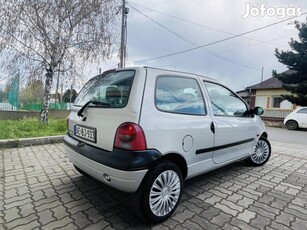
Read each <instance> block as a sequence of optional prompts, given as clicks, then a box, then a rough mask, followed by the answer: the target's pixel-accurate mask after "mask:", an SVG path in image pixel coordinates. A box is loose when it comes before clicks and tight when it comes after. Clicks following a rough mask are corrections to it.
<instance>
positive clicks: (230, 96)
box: [204, 81, 256, 164]
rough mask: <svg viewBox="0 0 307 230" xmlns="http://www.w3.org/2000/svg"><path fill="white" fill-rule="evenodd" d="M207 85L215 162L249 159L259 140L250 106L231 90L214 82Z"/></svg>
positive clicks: (206, 82)
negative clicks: (246, 157) (255, 143)
mask: <svg viewBox="0 0 307 230" xmlns="http://www.w3.org/2000/svg"><path fill="white" fill-rule="evenodd" d="M204 83H205V86H206V89H207V92H208V94H209V98H210V101H211V108H212V120H213V125H214V127H213V128H214V133H215V137H214V148H213V150H214V152H213V161H214V163H216V164H222V163H226V162H228V161H232V160H235V159H239V158H242V157H244V156H247V155H248V154H249V153H250V152H251V150H252V147H253V145H254V142H255V138H256V120H255V119H253V116H252V115H250V113H249V109H248V106H247V105H246V104H245V102H243V100H242V99H241V98H240V97H239V96H237V95H236V94H235V93H233V92H232V91H231V90H229V89H228V88H226V87H224V86H222V85H220V84H217V83H214V82H209V81H204Z"/></svg>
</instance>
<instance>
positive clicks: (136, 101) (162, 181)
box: [64, 67, 271, 223]
mask: <svg viewBox="0 0 307 230" xmlns="http://www.w3.org/2000/svg"><path fill="white" fill-rule="evenodd" d="M262 113H263V109H261V108H260V107H256V108H254V109H250V108H249V107H248V105H247V104H246V103H245V102H244V101H243V100H242V99H241V98H240V97H239V96H238V95H236V94H235V93H234V92H233V91H231V90H229V89H228V88H227V87H225V86H223V85H222V84H220V83H218V82H217V81H215V80H214V79H211V78H207V77H203V76H199V75H195V74H189V73H182V72H176V71H168V70H161V69H155V68H149V67H138V68H126V69H118V70H111V71H107V72H104V73H103V74H101V75H98V76H96V77H94V78H92V79H91V80H89V82H88V83H87V84H86V85H85V86H84V87H83V89H82V90H81V92H80V94H79V95H78V97H77V99H76V100H75V103H74V105H73V106H72V109H71V113H70V115H69V117H68V119H67V125H68V134H67V135H66V137H65V138H64V143H65V152H66V155H67V156H68V158H69V159H70V161H71V162H72V163H73V164H74V165H75V167H76V169H77V170H78V171H79V172H80V173H82V174H85V175H90V176H92V177H94V178H96V179H97V180H99V181H101V182H103V183H105V184H107V185H109V186H111V187H113V188H115V189H118V190H121V191H125V192H129V193H132V194H133V195H132V201H133V202H132V204H133V207H134V210H135V211H136V213H137V214H138V216H139V217H141V219H143V220H144V221H145V222H147V223H159V222H162V221H164V220H166V219H167V218H168V217H169V216H171V215H172V213H173V212H174V211H175V209H176V207H177V205H178V203H179V200H180V197H181V194H182V186H183V180H185V179H189V178H192V177H194V176H197V175H199V174H202V173H205V172H208V171H211V170H214V169H216V168H219V167H222V166H225V165H227V164H230V163H232V162H235V161H240V160H244V159H246V160H247V162H248V163H249V164H251V165H254V166H261V165H263V164H265V163H266V162H267V161H268V160H269V158H270V155H271V146H270V143H269V141H268V139H267V137H268V135H267V133H266V131H265V126H264V124H263V122H262V120H261V119H260V117H259V116H257V115H261V114H262ZM225 173H227V172H225Z"/></svg>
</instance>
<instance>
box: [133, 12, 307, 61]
mask: <svg viewBox="0 0 307 230" xmlns="http://www.w3.org/2000/svg"><path fill="white" fill-rule="evenodd" d="M306 14H307V12H304V13H302V14H301V15H300V16H295V17H291V18H288V19H284V20H281V21H279V22H275V23H271V24H268V25H266V26H261V27H258V28H256V29H253V30H249V31H246V32H243V33H240V34H236V35H234V36H231V37H228V38H224V39H221V40H217V41H214V42H210V43H207V44H204V45H200V46H197V47H193V48H190V49H185V50H181V51H177V52H174V53H170V54H166V55H162V56H159V57H155V58H149V59H144V60H139V61H136V63H138V62H147V61H153V60H157V59H161V58H167V57H171V56H175V55H178V54H182V53H187V52H191V51H194V50H197V49H201V48H204V47H207V46H211V45H215V44H218V43H222V42H225V41H228V40H232V39H234V38H237V37H242V36H243V35H246V34H250V33H253V32H256V31H259V30H263V29H266V28H268V27H271V26H274V25H278V24H281V23H283V22H286V21H289V20H292V19H294V18H298V17H301V16H303V15H306Z"/></svg>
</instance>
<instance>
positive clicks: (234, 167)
mask: <svg viewBox="0 0 307 230" xmlns="http://www.w3.org/2000/svg"><path fill="white" fill-rule="evenodd" d="M245 165H246V164H245V163H243V162H236V163H233V164H230V165H227V166H225V167H223V168H220V169H216V170H214V171H211V172H209V173H206V174H202V175H199V176H197V177H194V178H192V179H189V180H186V181H185V182H184V188H183V193H182V197H181V201H180V204H179V206H178V208H177V210H176V211H175V213H174V214H173V215H176V213H180V212H182V211H183V210H184V209H186V206H184V204H185V203H187V202H189V201H190V199H194V198H195V196H197V195H198V194H202V193H205V192H206V191H208V190H210V189H211V188H212V187H213V186H215V185H217V184H220V183H223V182H225V181H226V180H227V179H228V178H233V177H236V176H238V175H239V174H242V173H244V172H246V171H248V170H250V167H244V166H245ZM76 173H77V172H76ZM78 175H79V176H78ZM78 175H76V176H75V177H74V178H73V179H72V183H73V184H74V186H75V187H77V188H78V191H79V193H81V194H80V195H79V197H78V198H79V200H75V201H74V202H76V203H75V205H76V206H78V205H83V204H84V199H86V200H87V201H88V202H89V203H90V205H91V206H92V207H94V208H95V209H96V210H97V211H98V212H99V215H100V216H99V217H98V216H97V217H95V218H103V219H104V220H105V221H106V222H108V223H109V224H110V225H111V226H112V227H113V228H114V229H126V228H129V227H133V229H151V228H152V226H150V225H146V224H144V223H143V222H142V221H141V220H140V219H139V218H138V217H137V216H136V215H135V214H134V212H133V209H132V203H131V199H130V198H131V195H130V194H129V193H124V192H120V191H118V190H115V189H113V188H111V187H109V186H107V185H105V184H103V183H101V182H99V181H97V180H95V179H93V178H91V177H88V176H83V175H81V174H79V173H78ZM193 197H194V198H193ZM182 205H183V206H182ZM205 205H207V206H208V204H205ZM207 206H206V207H204V208H208V207H207ZM209 206H211V205H209Z"/></svg>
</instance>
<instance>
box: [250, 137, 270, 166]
mask: <svg viewBox="0 0 307 230" xmlns="http://www.w3.org/2000/svg"><path fill="white" fill-rule="evenodd" d="M270 157H271V144H270V142H269V141H268V139H266V138H265V137H260V138H259V140H258V142H257V144H256V146H255V150H254V153H253V154H252V155H251V156H250V157H249V158H247V159H246V161H247V163H248V164H249V165H252V166H262V165H264V164H265V163H266V162H267V161H268V160H269V159H270Z"/></svg>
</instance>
